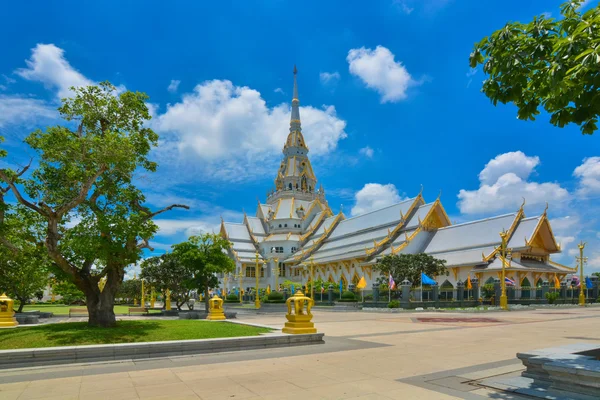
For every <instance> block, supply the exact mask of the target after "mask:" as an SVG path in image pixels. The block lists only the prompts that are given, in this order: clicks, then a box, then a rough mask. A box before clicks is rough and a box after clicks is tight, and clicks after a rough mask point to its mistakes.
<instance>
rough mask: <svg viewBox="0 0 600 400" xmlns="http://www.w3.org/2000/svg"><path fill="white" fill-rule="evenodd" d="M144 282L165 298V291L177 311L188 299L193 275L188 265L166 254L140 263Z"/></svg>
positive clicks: (172, 255)
mask: <svg viewBox="0 0 600 400" xmlns="http://www.w3.org/2000/svg"><path fill="white" fill-rule="evenodd" d="M140 277H141V278H142V279H144V281H146V282H147V283H148V284H149V285H151V286H152V287H154V289H155V290H158V291H159V292H160V293H162V295H163V298H166V297H165V296H166V293H167V290H169V292H170V296H171V300H173V301H174V302H175V305H176V306H177V309H178V310H181V306H182V305H183V304H185V303H187V301H188V300H189V299H190V296H189V293H190V289H192V288H193V286H194V285H193V281H194V275H193V271H192V270H191V269H190V268H189V264H188V263H183V262H182V261H181V260H180V259H179V258H178V256H177V254H173V253H166V254H163V255H162V256H158V257H150V258H148V259H146V260H144V261H143V262H142V273H141V275H140Z"/></svg>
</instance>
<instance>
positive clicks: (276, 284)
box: [273, 258, 279, 291]
mask: <svg viewBox="0 0 600 400" xmlns="http://www.w3.org/2000/svg"><path fill="white" fill-rule="evenodd" d="M273 260H275V269H274V270H273V272H274V273H275V290H276V291H279V258H274V259H273Z"/></svg>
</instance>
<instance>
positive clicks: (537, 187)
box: [458, 151, 570, 214]
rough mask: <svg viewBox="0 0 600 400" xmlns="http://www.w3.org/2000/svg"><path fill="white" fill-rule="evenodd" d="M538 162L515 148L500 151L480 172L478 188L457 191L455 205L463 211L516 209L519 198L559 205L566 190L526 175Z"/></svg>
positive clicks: (563, 199)
mask: <svg viewBox="0 0 600 400" xmlns="http://www.w3.org/2000/svg"><path fill="white" fill-rule="evenodd" d="M539 164H540V160H539V158H538V157H529V156H527V155H525V154H524V153H523V152H520V151H516V152H511V153H505V154H500V155H498V156H497V157H495V158H494V159H492V160H490V162H488V163H487V164H486V166H485V168H484V169H483V170H482V171H481V172H480V173H479V181H480V186H479V189H477V190H466V189H462V190H460V192H459V194H458V198H459V202H458V207H459V209H460V211H461V212H462V213H463V214H484V213H488V212H494V211H500V210H511V209H515V208H518V207H519V205H520V204H521V202H522V201H523V200H522V198H525V199H526V200H527V204H529V205H540V204H544V203H545V202H549V203H551V204H552V205H554V206H556V205H561V204H562V203H564V202H566V201H568V200H569V198H570V195H569V192H568V191H567V190H566V189H564V188H563V187H561V186H560V185H559V184H558V183H554V182H542V183H538V182H533V181H531V180H530V179H529V178H530V176H531V174H532V173H533V172H534V171H535V168H536V167H537V166H538V165H539Z"/></svg>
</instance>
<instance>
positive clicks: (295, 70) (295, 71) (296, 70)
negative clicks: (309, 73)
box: [294, 64, 298, 75]
mask: <svg viewBox="0 0 600 400" xmlns="http://www.w3.org/2000/svg"><path fill="white" fill-rule="evenodd" d="M297 73H298V68H296V64H294V75H296V74H297Z"/></svg>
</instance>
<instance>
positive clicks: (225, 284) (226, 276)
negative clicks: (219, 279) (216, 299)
mask: <svg viewBox="0 0 600 400" xmlns="http://www.w3.org/2000/svg"><path fill="white" fill-rule="evenodd" d="M228 277H229V273H226V274H225V276H224V278H223V281H224V285H223V286H224V288H223V297H224V298H226V297H227V280H228V279H227V278H228Z"/></svg>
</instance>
